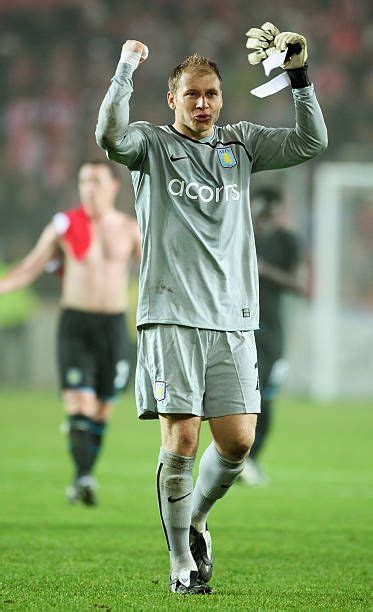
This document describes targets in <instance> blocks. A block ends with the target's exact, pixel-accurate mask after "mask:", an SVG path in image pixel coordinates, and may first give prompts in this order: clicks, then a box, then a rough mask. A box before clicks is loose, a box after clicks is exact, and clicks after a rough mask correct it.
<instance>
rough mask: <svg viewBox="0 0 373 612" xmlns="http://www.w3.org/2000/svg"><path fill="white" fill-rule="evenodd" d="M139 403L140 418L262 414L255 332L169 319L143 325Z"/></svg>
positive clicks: (139, 351)
mask: <svg viewBox="0 0 373 612" xmlns="http://www.w3.org/2000/svg"><path fill="white" fill-rule="evenodd" d="M136 404H137V412H138V416H139V418H140V419H154V418H157V417H158V414H159V413H161V414H191V415H195V416H199V417H202V419H210V418H212V417H221V416H227V415H231V414H243V413H259V412H260V392H259V379H258V361H257V354H256V346H255V337H254V332H253V331H245V332H241V331H234V332H225V331H215V330H209V329H196V328H194V327H184V326H180V325H163V324H155V325H147V326H145V327H143V328H141V329H140V330H139V331H138V351H137V368H136Z"/></svg>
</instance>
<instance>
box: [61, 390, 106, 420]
mask: <svg viewBox="0 0 373 612" xmlns="http://www.w3.org/2000/svg"><path fill="white" fill-rule="evenodd" d="M62 397H63V401H64V406H65V412H66V413H67V414H69V415H74V414H83V415H84V416H86V417H89V418H90V419H93V420H94V421H98V422H102V423H103V422H105V421H107V419H108V418H109V416H110V415H111V413H112V411H113V402H101V401H100V400H99V399H97V397H96V395H95V394H94V393H91V392H89V391H72V390H70V389H65V391H63V392H62Z"/></svg>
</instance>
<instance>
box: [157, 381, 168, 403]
mask: <svg viewBox="0 0 373 612" xmlns="http://www.w3.org/2000/svg"><path fill="white" fill-rule="evenodd" d="M154 397H155V399H156V400H157V402H162V401H163V400H164V399H165V397H166V383H165V381H164V380H156V381H155V383H154Z"/></svg>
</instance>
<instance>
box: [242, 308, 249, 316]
mask: <svg viewBox="0 0 373 612" xmlns="http://www.w3.org/2000/svg"><path fill="white" fill-rule="evenodd" d="M242 316H243V317H245V318H250V317H251V313H250V308H243V309H242Z"/></svg>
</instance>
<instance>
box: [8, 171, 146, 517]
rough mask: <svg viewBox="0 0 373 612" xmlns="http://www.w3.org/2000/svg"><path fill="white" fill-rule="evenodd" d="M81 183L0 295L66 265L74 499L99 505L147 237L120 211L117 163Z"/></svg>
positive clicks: (62, 326) (66, 389)
mask: <svg viewBox="0 0 373 612" xmlns="http://www.w3.org/2000/svg"><path fill="white" fill-rule="evenodd" d="M78 181H79V195H80V201H81V204H80V205H79V207H78V208H75V209H72V210H69V211H66V212H61V213H57V214H56V215H55V216H54V218H53V220H52V222H51V223H49V224H48V225H47V227H46V228H45V229H44V231H43V232H42V234H41V236H40V238H39V240H38V242H37V243H36V245H35V246H34V248H33V249H32V250H31V251H30V253H29V254H28V255H27V256H26V257H25V258H24V259H23V260H22V261H21V262H20V263H19V264H18V265H17V266H15V267H14V268H13V269H12V270H10V271H9V272H8V273H7V274H6V276H5V277H3V278H2V279H0V294H2V293H7V292H9V291H14V290H16V289H19V288H21V287H24V286H25V285H28V284H30V283H32V282H33V281H34V280H35V279H36V278H38V276H40V275H41V274H42V273H43V271H44V270H45V268H46V267H48V266H49V267H50V266H51V265H53V264H54V262H58V261H59V260H60V261H61V263H62V267H63V276H62V297H61V306H62V309H61V315H60V320H59V327H58V351H57V352H58V368H59V377H60V385H61V390H62V396H63V401H64V406H65V410H66V413H67V415H68V419H69V428H68V429H69V445H70V451H71V456H72V459H73V462H74V465H75V472H76V473H75V478H74V482H73V485H72V486H71V487H68V489H67V496H68V499H69V500H70V501H71V502H74V501H78V500H80V501H82V502H83V503H84V504H86V505H94V504H95V503H96V494H95V488H96V485H95V480H94V479H93V476H92V469H93V466H94V464H95V461H96V460H97V457H98V454H99V452H100V449H101V445H102V442H103V438H104V433H105V428H106V423H107V420H108V417H109V415H110V412H111V409H112V405H113V400H114V398H115V396H116V394H117V393H118V392H119V391H122V390H123V389H124V387H125V386H126V383H127V380H128V375H129V359H130V343H129V338H128V335H127V331H126V325H125V323H126V321H125V311H126V308H127V295H126V291H125V288H126V285H127V280H128V274H129V268H130V265H131V261H132V259H133V258H136V259H137V260H138V261H139V260H140V235H139V229H138V226H137V223H136V221H135V219H133V218H131V217H129V216H128V215H125V214H123V213H122V212H119V211H118V210H115V208H114V205H115V199H116V197H117V194H118V192H119V189H120V180H119V175H118V173H117V171H116V168H115V166H113V164H111V163H110V162H108V161H106V160H103V161H87V162H84V163H83V165H82V166H81V168H80V170H79V177H78Z"/></svg>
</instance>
